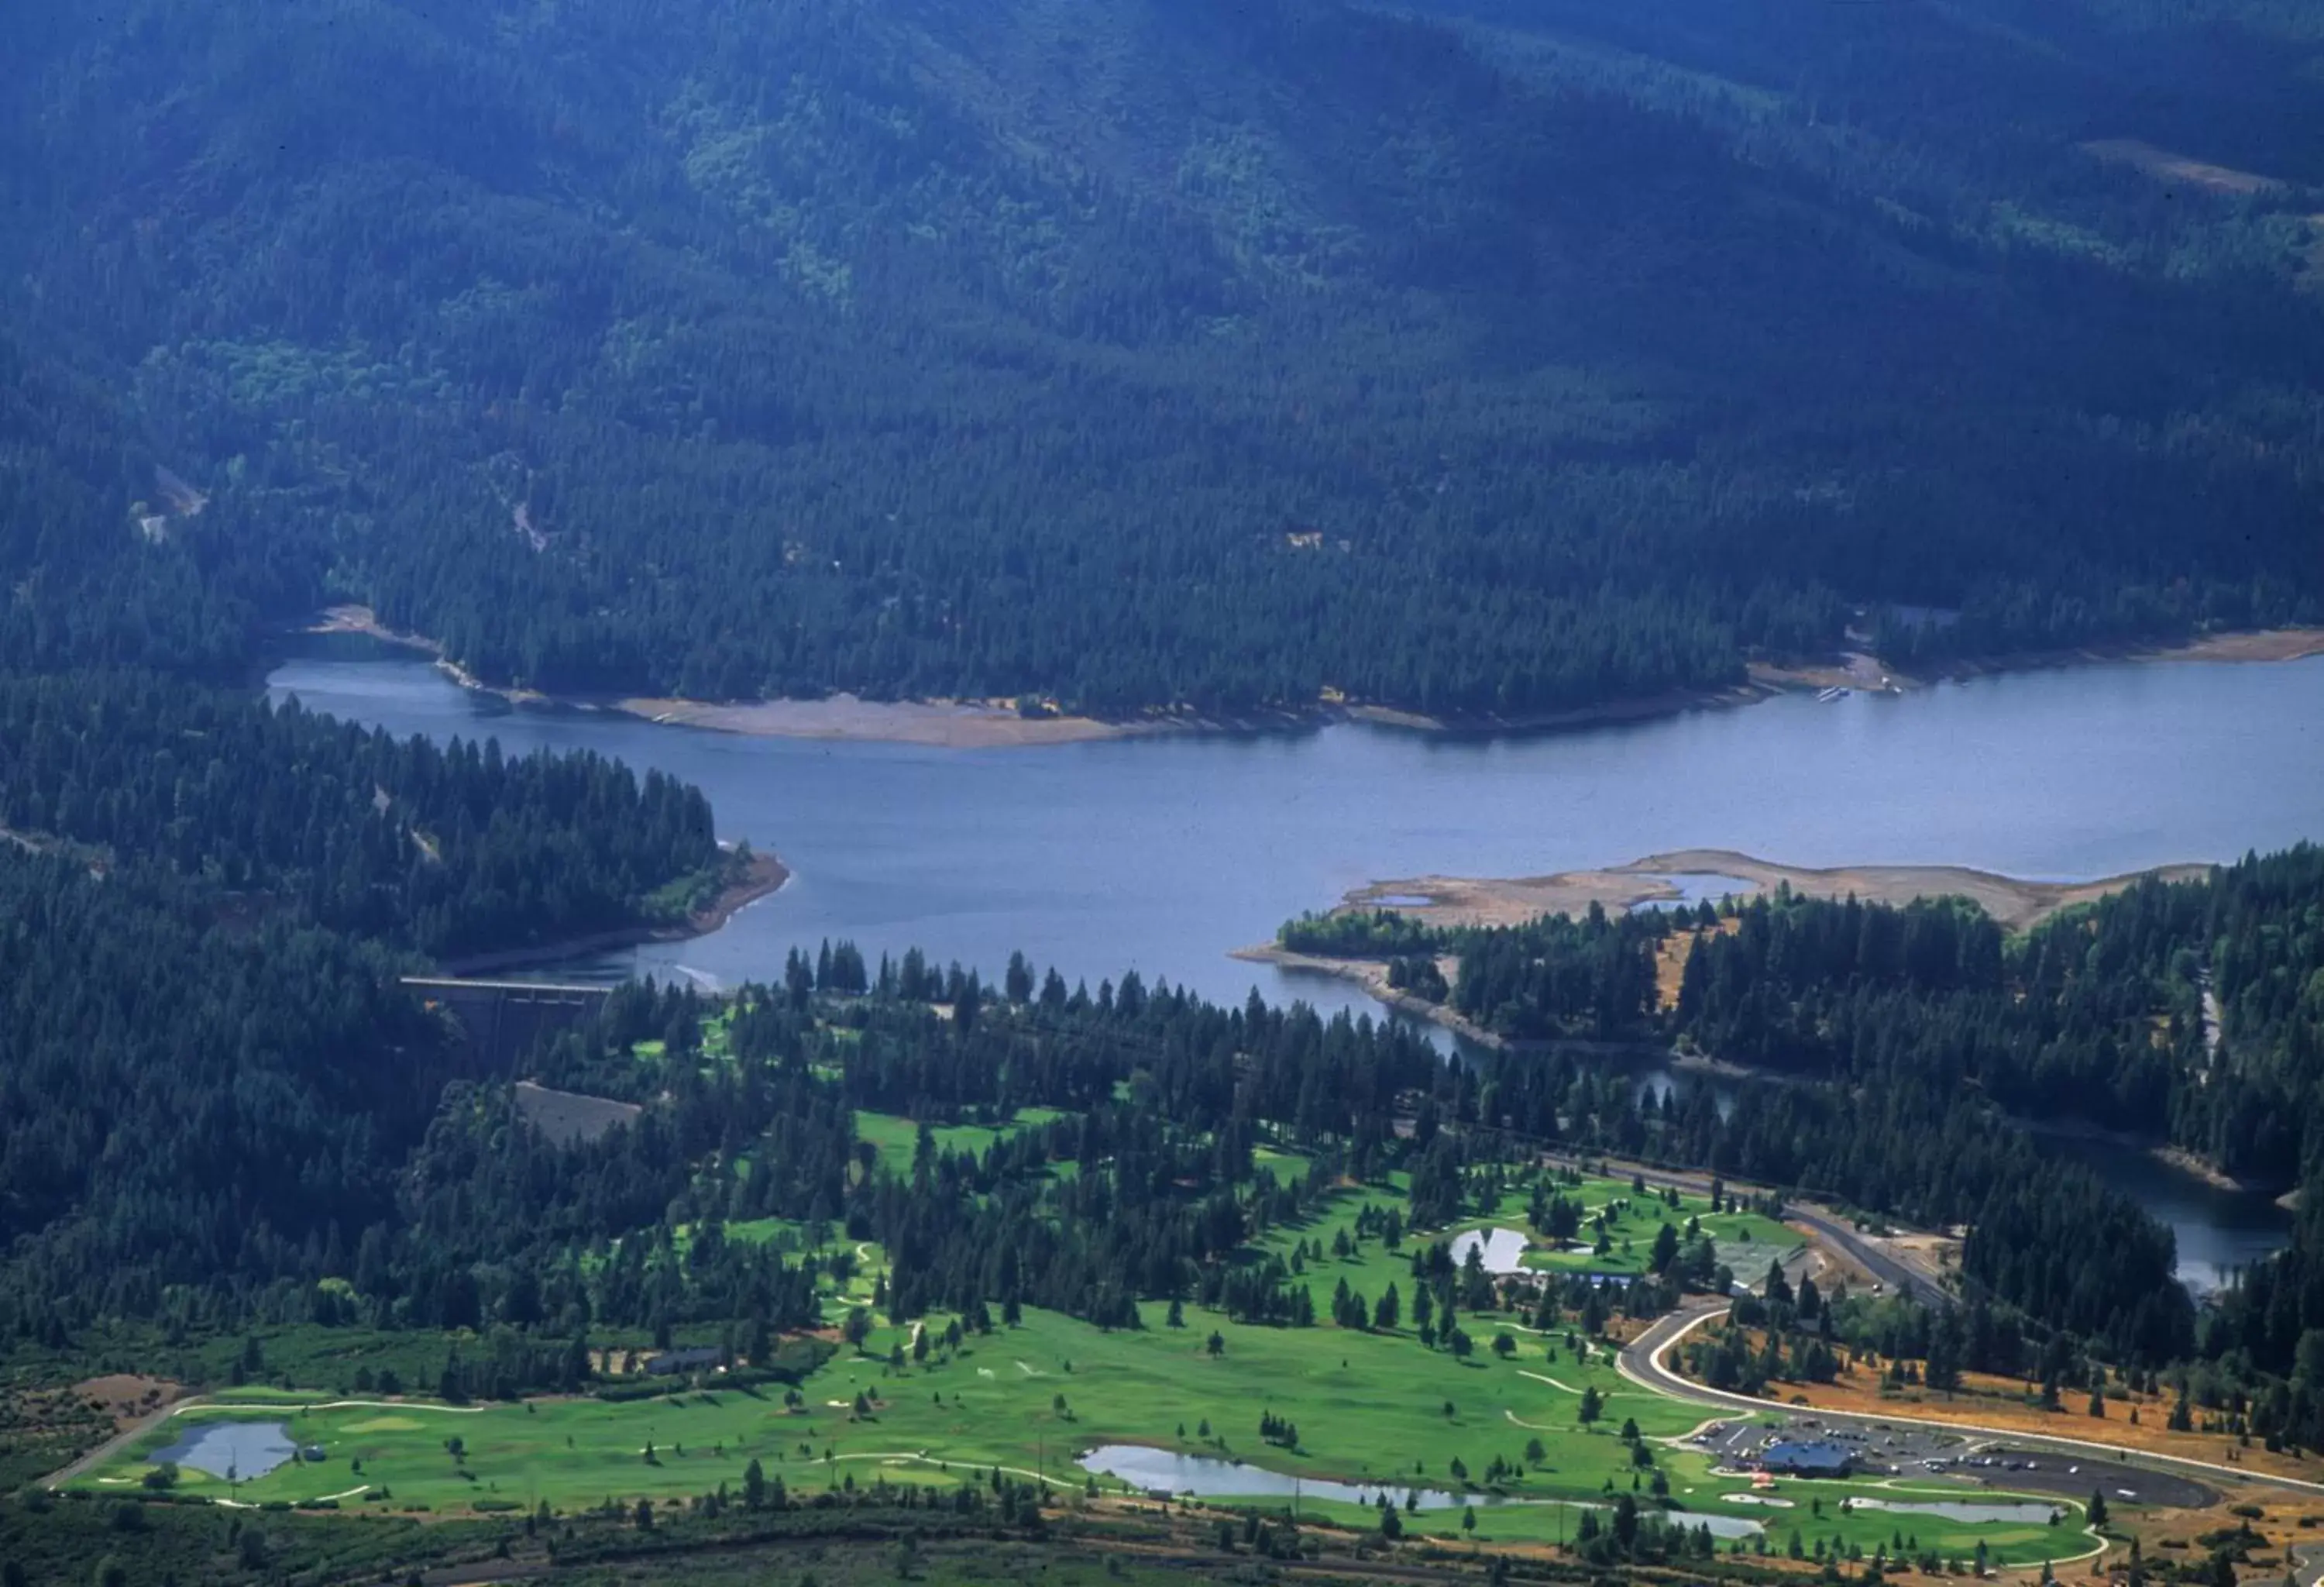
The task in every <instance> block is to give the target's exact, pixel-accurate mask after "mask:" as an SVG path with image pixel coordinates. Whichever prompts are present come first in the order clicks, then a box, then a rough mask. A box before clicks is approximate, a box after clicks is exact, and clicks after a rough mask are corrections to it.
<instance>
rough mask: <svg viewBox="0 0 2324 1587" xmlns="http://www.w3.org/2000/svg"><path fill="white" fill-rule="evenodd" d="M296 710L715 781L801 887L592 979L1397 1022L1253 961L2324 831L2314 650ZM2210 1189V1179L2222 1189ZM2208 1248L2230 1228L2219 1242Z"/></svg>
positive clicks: (2151, 1173) (406, 680) (2242, 1254)
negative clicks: (1047, 742)
mask: <svg viewBox="0 0 2324 1587" xmlns="http://www.w3.org/2000/svg"><path fill="white" fill-rule="evenodd" d="M269 687H270V690H271V692H272V694H274V695H275V696H276V697H284V696H290V695H295V696H297V697H299V698H300V701H301V702H302V703H303V704H305V705H306V706H309V707H311V708H313V709H317V710H322V711H328V712H331V713H333V714H335V715H340V716H344V717H347V718H350V719H354V720H358V721H363V722H367V723H374V724H380V725H383V726H386V727H388V728H391V729H392V730H393V731H395V732H397V733H401V734H414V733H417V734H429V735H430V736H433V737H437V738H439V739H440V738H447V737H451V736H454V735H463V736H469V737H475V736H482V735H487V734H489V735H493V736H497V737H498V738H499V739H500V740H501V742H502V743H503V747H504V748H507V749H510V750H514V751H524V750H530V749H532V748H534V747H536V746H547V747H549V748H553V749H590V750H595V751H596V752H600V753H602V754H606V755H613V756H618V757H620V758H622V760H625V761H628V762H629V763H630V764H631V765H632V766H635V767H639V768H645V767H659V768H661V769H662V770H666V771H669V772H670V773H672V774H674V775H676V776H678V777H681V778H684V779H686V780H688V781H691V782H694V783H696V784H699V785H700V786H701V787H702V788H703V789H705V791H706V792H707V793H708V794H709V796H710V798H711V800H712V802H713V804H714V806H715V808H716V810H717V813H718V819H719V822H720V826H721V830H722V834H723V835H727V836H730V837H744V838H748V839H750V840H751V841H752V843H753V844H757V845H758V846H760V847H761V848H763V849H770V850H772V851H773V852H775V853H779V854H780V855H781V856H782V857H783V859H784V860H785V861H786V862H787V863H789V864H790V866H791V867H792V869H793V871H794V872H795V875H794V878H793V880H792V881H791V882H790V884H789V885H788V886H787V887H786V888H784V889H783V890H782V891H781V892H780V893H779V894H778V895H777V896H775V897H773V898H771V899H768V900H763V901H762V902H761V903H759V904H757V905H754V906H752V908H751V909H746V910H744V911H743V912H742V914H741V915H739V916H738V917H736V918H735V919H734V920H733V922H732V923H731V924H730V925H729V926H728V927H726V928H725V929H724V930H723V931H720V932H718V933H717V934H715V936H712V937H706V938H702V939H699V940H696V941H693V942H687V943H683V944H676V945H668V946H651V947H647V948H642V949H638V950H634V951H631V952H626V953H623V954H621V955H613V956H611V957H610V958H607V959H604V960H601V961H597V962H594V963H592V964H586V965H576V966H571V967H569V968H570V969H571V970H572V971H574V972H576V973H581V972H594V973H600V974H619V973H628V972H630V971H632V970H642V971H646V972H650V973H659V974H664V975H669V974H676V973H684V974H687V975H689V976H692V977H694V978H696V979H698V980H700V981H702V982H704V983H707V984H712V985H726V984H733V983H737V982H741V981H743V980H746V979H750V978H752V977H759V978H771V977H773V976H774V975H776V974H777V973H779V969H780V966H781V964H782V960H783V955H784V954H785V953H786V952H787V951H788V949H789V948H790V947H791V946H794V945H807V946H812V945H813V944H815V943H816V941H817V940H818V939H821V938H824V937H833V938H838V937H851V938H853V939H854V940H855V941H856V942H857V943H858V944H859V945H861V946H862V948H863V949H864V950H865V952H866V953H867V954H869V955H878V954H881V953H892V954H900V953H901V952H902V951H903V950H904V949H905V948H907V947H910V946H919V947H920V948H922V949H923V950H924V951H926V952H927V953H928V954H929V955H930V956H931V957H933V958H935V959H936V960H937V961H938V962H943V961H945V960H951V959H958V960H961V961H962V962H964V963H968V964H979V965H982V966H983V967H984V968H986V969H987V970H988V971H997V970H998V968H999V966H1000V962H1001V961H1002V960H1004V959H1005V958H1006V956H1007V955H1008V953H1009V952H1010V949H1012V948H1021V949H1023V950H1024V951H1025V952H1026V954H1027V955H1028V957H1030V958H1031V959H1032V960H1033V962H1034V963H1035V964H1037V965H1046V964H1055V965H1056V966H1057V967H1058V968H1059V969H1060V970H1061V971H1062V972H1063V973H1065V975H1066V976H1067V977H1068V978H1069V979H1071V978H1074V977H1080V978H1085V979H1086V980H1087V981H1088V982H1089V983H1091V984H1092V985H1094V984H1095V983H1096V982H1097V981H1098V980H1099V979H1100V978H1102V977H1106V976H1118V975H1119V974H1120V973H1121V972H1122V971H1123V970H1125V969H1129V968H1135V969H1137V970H1138V971H1139V973H1141V974H1142V975H1144V976H1146V977H1147V978H1148V980H1149V981H1151V980H1153V979H1155V978H1157V977H1160V978H1163V979H1167V980H1168V981H1170V982H1171V983H1179V984H1185V985H1188V986H1191V987H1192V988H1194V990H1196V991H1198V992H1202V993H1203V994H1204V995H1206V996H1209V997H1212V998H1215V999H1220V1000H1232V1001H1240V1000H1241V999H1242V997H1243V996H1244V995H1245V994H1246V993H1248V992H1250V990H1251V989H1252V987H1253V986H1254V985H1256V986H1257V987H1258V988H1259V991H1260V992H1262V993H1263V994H1265V995H1266V996H1268V997H1269V998H1271V999H1275V1000H1282V1001H1287V1000H1290V999H1293V998H1304V999H1305V1000H1306V1001H1310V1002H1312V1003H1314V1004H1315V1005H1316V1006H1317V1007H1319V1008H1321V1009H1323V1010H1327V1011H1328V1010H1337V1009H1351V1010H1360V1011H1363V1012H1369V1013H1377V1012H1378V1010H1377V1009H1376V1008H1375V1007H1374V1006H1373V1005H1372V1004H1371V1003H1370V1002H1369V1000H1368V999H1366V998H1364V997H1363V995H1362V994H1361V993H1360V992H1358V991H1357V990H1356V989H1354V988H1353V987H1351V986H1350V985H1348V984H1347V983H1342V982H1339V981H1337V980H1334V979H1332V978H1329V977H1322V976H1315V975H1312V974H1306V975H1303V974H1297V973H1287V972H1284V971H1279V970H1277V969H1274V968H1272V967H1269V966H1262V965H1253V964H1244V963H1241V962H1239V961H1236V960H1233V959H1231V958H1229V957H1228V956H1227V955H1228V953H1229V951H1230V950H1231V949H1232V948H1234V947H1236V946H1240V945H1243V944H1249V943H1254V942H1261V941H1265V940H1267V939H1268V937H1270V936H1271V935H1272V934H1273V932H1274V930H1275V927H1277V925H1278V924H1279V923H1280V922H1281V921H1283V920H1284V919H1285V918H1287V917H1290V916H1292V915H1296V914H1297V913H1298V912H1300V911H1301V910H1304V909H1319V908H1323V907H1326V906H1328V905H1330V904H1332V903H1333V902H1335V901H1336V900H1338V899H1339V898H1340V897H1341V895H1342V893H1343V892H1345V891H1347V890H1350V889H1352V888H1355V887H1359V886H1362V885H1364V884H1366V883H1368V882H1370V881H1375V880H1377V879H1379V878H1383V877H1398V876H1417V875H1424V874H1427V873H1430V872H1437V873H1443V874H1452V875H1476V876H1522V875H1538V874H1543V873H1545V872H1555V871H1563V870H1579V869H1587V868H1592V867H1597V866H1602V865H1609V864H1618V863H1625V862H1627V861H1629V860H1633V859H1636V858H1637V857H1639V856H1641V855H1644V854H1647V853H1657V852H1662V851H1666V850H1671V849H1678V848H1687V847H1716V848H1729V849H1739V850H1742V851H1744V852H1747V853H1755V854H1759V855H1763V856H1766V857H1767V858H1769V859H1772V860H1776V861H1781V862H1784V863H1792V864H1802V865H1813V866H1828V865H1842V864H1865V863H1886V864H1961V865H1969V866H1974V867H1977V868H1979V869H1985V870H1991V871H1998V872H2006V873H2008V874H2012V875H2017V876H2024V877H2032V878H2039V879H2045V880H2068V879H2079V878H2089V877H2098V876H2106V875H2111V874H2116V873H2118V872H2126V871H2134V870H2138V869H2142V868H2144V867H2147V866H2152V865H2157V864H2163V863H2171V862H2176V861H2203V860H2227V859H2232V858H2234V857H2236V856H2237V855H2239V854H2241V853H2245V852H2246V851H2247V850H2254V849H2256V850H2267V849H2271V848H2278V847H2282V846H2285V845H2288V844H2292V843H2295V842H2298V841H2300V840H2301V839H2303V838H2318V837H2324V658H2317V659H2313V660H2306V661H2298V662H2287V663H2277V664H2268V665H2249V666H2233V665H2218V664H2210V665H2206V664H2200V663H2172V664H2138V663H2123V664H2117V665H2102V666H2089V667H2080V668H2073V669H2058V670H2053V671H2043V672H2030V673H2021V674H2014V675H2008V676H2003V677H1997V678H1979V679H1974V680H1970V681H1967V682H1961V683H1950V684H1944V685H1941V686H1939V687H1933V688H1930V689H1926V690H1923V691H1919V692H1916V693H1914V694H1909V695H1904V696H1896V697H1887V696H1875V695H1865V694H1858V695H1851V696H1849V697H1847V698H1844V699H1840V700H1837V701H1832V702H1830V703H1819V702H1818V701H1816V700H1815V699H1814V698H1812V697H1809V696H1806V695H1792V696H1785V697H1780V698H1777V699H1774V700H1770V701H1767V702H1766V703H1763V704H1759V705H1756V706H1749V707H1747V708H1742V709H1729V710H1705V711H1698V712H1692V713H1689V714H1686V715H1678V716H1672V717H1666V718H1662V719H1658V720H1654V721H1647V722H1638V723H1628V724H1615V725H1608V726H1603V727H1598V728H1592V729H1589V730H1585V731H1576V732H1568V733H1562V734H1550V735H1541V736H1532V737H1502V738H1489V739H1484V738H1479V739H1470V738H1459V737H1447V736H1440V735H1427V734H1413V733H1403V732H1396V731H1391V730H1385V729H1378V728H1369V727H1363V726H1357V725H1351V724H1335V725H1330V726H1323V727H1318V728H1315V729H1313V730H1310V731H1305V732H1296V733H1268V734H1183V735H1169V736H1158V737H1147V738H1130V739H1120V740H1113V741H1101V742H1095V743H1080V744H1071V745H1062V746H1055V747H1048V748H1042V749H1029V750H1028V749H1000V750H973V751H964V750H939V749H929V748H923V747H919V746H911V745H898V744H878V743H831V742H815V741H803V740H784V739H758V738H744V737H739V736H734V735H730V734H717V733H710V732H702V731H696V730H692V729H686V728H678V727H668V726H659V725H656V724H650V723H646V722H642V721H639V720H637V719H634V718H631V717H626V716H621V715H607V714H601V713H593V712H581V711H572V710H534V709H524V710H513V711H512V710H511V709H509V708H508V707H507V706H504V705H503V704H502V703H500V702H499V701H497V700H495V699H493V698H491V697H482V696H478V695H475V694H472V693H470V692H467V691H465V690H462V689H460V688H458V687H456V686H455V685H453V684H452V683H451V682H450V681H449V680H447V678H445V677H444V676H443V675H442V674H440V673H439V672H438V671H437V670H436V669H433V668H432V667H430V666H429V665H428V664H427V663H426V662H425V661H424V660H419V659H416V658H414V657H412V656H410V654H409V653H398V652H392V651H383V650H381V649H380V648H379V647H375V646H373V647H362V648H358V647H356V646H354V645H350V644H348V643H346V641H332V642H330V643H328V644H326V643H321V642H318V643H317V644H315V645H314V646H312V647H310V648H308V649H305V650H301V651H300V653H299V654H297V655H296V656H294V657H293V658H292V659H291V660H288V661H286V662H285V664H284V665H282V666H281V667H280V668H279V669H277V670H276V671H275V672H274V673H273V675H272V677H271V678H270V679H269ZM2088 1150H2089V1151H2094V1152H2109V1151H2110V1152H2112V1153H2113V1154H2114V1156H2113V1159H2112V1163H2111V1167H2110V1170H2109V1171H2110V1173H2111V1174H2112V1175H2113V1176H2115V1177H2116V1182H2117V1183H2122V1184H2124V1185H2125V1186H2126V1187H2127V1188H2130V1189H2131V1190H2133V1191H2134V1192H2135V1194H2138V1195H2140V1196H2141V1197H2142V1199H2144V1200H2145V1201H2146V1203H2147V1204H2148V1205H2149V1206H2150V1207H2151V1208H2152V1209H2153V1210H2154V1211H2155V1212H2156V1213H2157V1214H2158V1215H2159V1216H2161V1217H2163V1219H2164V1220H2165V1221H2166V1222H2168V1223H2172V1226H2173V1227H2174V1228H2175V1229H2177V1230H2178V1232H2179V1234H2180V1246H2181V1252H2182V1274H2183V1275H2184V1276H2186V1277H2189V1278H2190V1279H2192V1280H2194V1281H2196V1282H2198V1283H2203V1282H2208V1281H2212V1280H2215V1279H2216V1277H2217V1274H2218V1271H2219V1270H2221V1269H2224V1268H2225V1267H2226V1266H2228V1265H2231V1264H2233V1263H2235V1262H2239V1261H2246V1260H2249V1259H2251V1257H2252V1256H2253V1255H2255V1254H2258V1252H2260V1251H2262V1250H2266V1249H2269V1248H2271V1247H2272V1246H2273V1245H2274V1244H2276V1243H2280V1242H2281V1240H2282V1234H2283V1230H2284V1229H2285V1227H2286V1225H2287V1220H2286V1218H2285V1216H2284V1215H2283V1214H2282V1213H2280V1212H2279V1211H2278V1210H2277V1209H2274V1208H2273V1207H2272V1206H2269V1205H2267V1204H2265V1203H2264V1202H2259V1201H2257V1200H2256V1199H2255V1198H2251V1197H2241V1198H2234V1201H2235V1204H2234V1205H2233V1206H2232V1207H2222V1206H2219V1205H2218V1204H2213V1203H2211V1202H2210V1201H2209V1200H2208V1199H2207V1198H2206V1197H2204V1196H2200V1195H2190V1184H2192V1183H2193V1182H2191V1181H2189V1180H2188V1179H2187V1178H2186V1176H2183V1175H2181V1174H2179V1173H2177V1172H2176V1171H2175V1170H2172V1169H2170V1168H2168V1167H2166V1166H2164V1165H2163V1164H2161V1163H2159V1162H2155V1161H2153V1160H2152V1159H2150V1158H2146V1157H2145V1156H2144V1154H2142V1153H2139V1152H2137V1151H2135V1149H2128V1148H2101V1147H2090V1148H2089V1149H2088ZM2196 1188H2198V1189H2200V1188H2202V1187H2200V1186H2196ZM2214 1236H2218V1238H2214Z"/></svg>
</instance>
